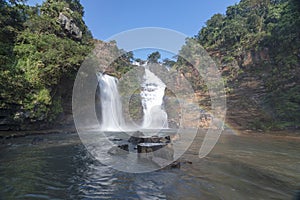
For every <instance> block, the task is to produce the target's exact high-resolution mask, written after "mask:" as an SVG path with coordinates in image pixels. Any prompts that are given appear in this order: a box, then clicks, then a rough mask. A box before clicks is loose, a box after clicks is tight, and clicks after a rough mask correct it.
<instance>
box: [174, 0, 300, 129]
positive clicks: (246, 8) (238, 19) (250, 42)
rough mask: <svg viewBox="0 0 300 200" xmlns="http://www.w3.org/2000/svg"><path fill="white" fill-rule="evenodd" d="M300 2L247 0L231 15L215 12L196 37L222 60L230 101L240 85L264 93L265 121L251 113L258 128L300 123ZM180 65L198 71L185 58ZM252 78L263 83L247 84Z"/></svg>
mask: <svg viewBox="0 0 300 200" xmlns="http://www.w3.org/2000/svg"><path fill="white" fill-rule="evenodd" d="M299 8H300V2H299V1H297V0H242V1H241V2H240V3H238V4H236V5H233V6H230V7H228V8H227V11H226V14H225V15H222V14H216V15H214V16H213V17H212V18H211V19H209V20H208V21H207V22H206V26H205V27H203V28H202V29H201V30H200V31H199V33H198V34H197V35H196V36H195V37H194V39H196V40H197V41H198V42H199V43H200V44H201V45H202V46H203V47H204V48H205V49H206V50H207V51H208V52H209V53H210V54H211V56H212V57H213V58H214V59H215V61H216V62H217V63H218V65H219V67H220V70H221V72H222V75H223V78H224V81H225V83H226V91H227V92H228V94H229V95H228V96H229V102H228V103H229V104H230V94H231V93H235V92H236V91H238V90H244V93H243V94H244V95H246V96H247V91H248V93H249V94H248V95H249V97H250V96H251V95H252V98H255V96H258V98H257V104H259V106H260V109H261V110H263V112H264V113H265V115H267V116H268V117H265V118H264V120H263V121H260V120H261V119H260V118H259V117H258V118H256V119H255V117H253V116H250V113H249V116H248V117H249V118H251V117H252V118H253V119H252V122H251V123H252V125H255V126H257V128H261V129H264V128H284V127H297V126H298V127H299V125H300V71H299V70H300V68H299V67H300V66H299V65H300V64H299V63H300V62H299V60H300V51H299V50H300V13H299V12H300V9H299ZM175 66H176V68H177V69H178V70H180V71H182V72H183V73H184V74H187V73H192V74H193V73H194V72H193V70H194V69H193V68H192V67H191V66H190V65H188V64H187V63H186V62H184V61H183V60H182V59H180V58H179V60H178V62H177V64H176V65H175ZM198 78H199V77H196V76H193V77H190V79H191V81H192V83H193V84H194V87H195V89H196V90H199V91H202V92H203V91H205V83H203V82H202V81H199V79H198ZM246 78H247V80H248V81H249V80H250V78H251V80H254V82H257V83H260V84H257V85H258V86H257V87H256V88H254V89H255V90H253V91H254V93H251V91H250V90H247V88H246V87H244V86H243V84H244V83H245V80H246ZM194 79H195V80H194ZM200 80H201V79H200ZM258 87H260V88H258ZM253 91H252V92H253ZM242 99H243V98H240V99H239V102H240V104H241V103H243V102H242V101H243V100H242ZM229 106H230V105H229ZM247 106H248V107H251V106H252V105H250V104H248V105H245V107H247ZM239 109H240V108H239ZM244 117H247V116H244Z"/></svg>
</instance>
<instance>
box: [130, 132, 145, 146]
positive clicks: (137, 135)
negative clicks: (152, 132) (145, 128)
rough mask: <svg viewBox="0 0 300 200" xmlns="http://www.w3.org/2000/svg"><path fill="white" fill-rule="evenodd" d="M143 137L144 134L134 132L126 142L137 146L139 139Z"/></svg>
mask: <svg viewBox="0 0 300 200" xmlns="http://www.w3.org/2000/svg"><path fill="white" fill-rule="evenodd" d="M142 136H144V134H143V133H142V132H140V131H136V132H135V133H134V134H133V135H132V136H131V137H130V138H129V139H128V142H130V143H131V144H138V143H141V142H142V140H141V137H142Z"/></svg>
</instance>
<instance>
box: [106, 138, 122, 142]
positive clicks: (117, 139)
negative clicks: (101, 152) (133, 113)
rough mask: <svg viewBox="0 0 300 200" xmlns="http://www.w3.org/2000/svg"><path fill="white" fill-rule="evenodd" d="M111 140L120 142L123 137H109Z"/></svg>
mask: <svg viewBox="0 0 300 200" xmlns="http://www.w3.org/2000/svg"><path fill="white" fill-rule="evenodd" d="M109 140H110V141H112V142H120V141H122V139H121V138H109Z"/></svg>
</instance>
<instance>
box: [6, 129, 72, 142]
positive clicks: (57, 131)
mask: <svg viewBox="0 0 300 200" xmlns="http://www.w3.org/2000/svg"><path fill="white" fill-rule="evenodd" d="M62 133H76V129H75V128H73V127H72V128H71V127H68V128H61V129H46V130H32V131H0V139H11V138H20V137H26V136H34V135H50V134H62Z"/></svg>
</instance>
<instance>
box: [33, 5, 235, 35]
mask: <svg viewBox="0 0 300 200" xmlns="http://www.w3.org/2000/svg"><path fill="white" fill-rule="evenodd" d="M41 2H42V0H29V1H28V3H29V4H30V5H35V4H36V3H38V4H40V3H41ZM238 2H239V0H225V1H224V0H205V1H204V0H185V1H183V0H178V1H176V0H151V1H146V0H81V4H82V5H83V7H84V10H85V16H84V20H85V22H86V24H87V26H88V27H89V29H90V30H91V32H92V34H93V36H94V38H96V39H99V40H107V39H108V38H110V37H111V36H113V35H115V34H118V33H120V32H123V31H127V30H130V29H134V28H142V27H162V28H168V29H172V30H175V31H179V32H181V33H183V34H185V35H187V36H189V37H192V36H194V35H196V34H197V33H198V32H199V30H200V29H201V27H203V26H204V25H205V22H206V21H207V20H208V19H210V17H212V16H213V15H214V14H216V13H222V14H224V13H225V11H226V8H227V7H228V6H230V5H234V4H235V3H238Z"/></svg>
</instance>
